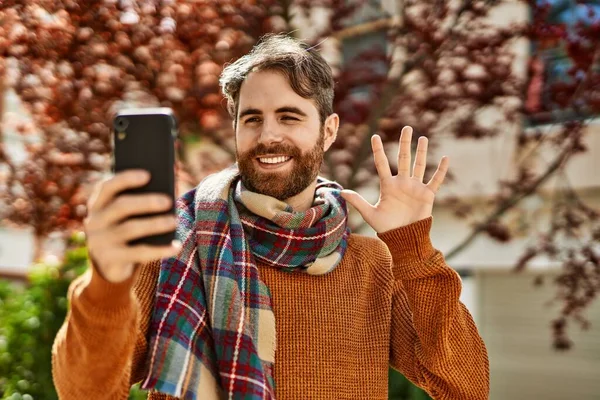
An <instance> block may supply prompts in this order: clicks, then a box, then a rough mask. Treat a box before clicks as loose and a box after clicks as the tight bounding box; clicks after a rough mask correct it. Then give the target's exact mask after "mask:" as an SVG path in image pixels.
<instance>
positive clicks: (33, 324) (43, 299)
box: [0, 236, 146, 400]
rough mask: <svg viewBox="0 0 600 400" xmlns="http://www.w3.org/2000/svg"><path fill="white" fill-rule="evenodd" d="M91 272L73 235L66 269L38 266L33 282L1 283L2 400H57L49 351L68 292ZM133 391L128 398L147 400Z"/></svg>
mask: <svg viewBox="0 0 600 400" xmlns="http://www.w3.org/2000/svg"><path fill="white" fill-rule="evenodd" d="M87 267H88V262H87V250H86V248H85V247H84V244H83V242H82V240H81V238H78V237H77V236H74V237H73V238H72V239H71V241H70V249H69V250H68V251H67V253H66V255H65V259H64V262H63V264H62V265H59V266H54V265H46V264H38V265H35V266H34V267H33V268H32V271H31V273H30V275H29V277H28V278H29V283H28V285H27V286H25V287H23V286H20V285H18V284H15V283H12V282H7V281H0V398H1V399H10V400H33V399H35V400H54V399H57V398H58V396H57V394H56V391H55V389H54V385H53V383H52V373H51V349H52V343H53V342H54V337H55V336H56V333H57V332H58V329H59V328H60V327H61V325H62V323H63V321H64V319H65V316H66V314H67V298H66V296H67V289H68V287H69V284H70V283H71V281H72V280H73V279H74V278H75V277H77V276H78V275H80V274H81V273H83V272H84V271H85V270H86V269H87ZM145 397H146V395H145V392H142V391H140V390H139V389H137V388H134V389H132V391H131V395H130V399H132V400H133V399H135V400H140V399H143V398H145Z"/></svg>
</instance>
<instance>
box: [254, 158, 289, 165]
mask: <svg viewBox="0 0 600 400" xmlns="http://www.w3.org/2000/svg"><path fill="white" fill-rule="evenodd" d="M256 159H257V160H258V162H259V164H261V165H268V166H277V165H281V164H285V163H286V162H288V161H289V160H291V159H292V157H290V156H277V157H257V158H256Z"/></svg>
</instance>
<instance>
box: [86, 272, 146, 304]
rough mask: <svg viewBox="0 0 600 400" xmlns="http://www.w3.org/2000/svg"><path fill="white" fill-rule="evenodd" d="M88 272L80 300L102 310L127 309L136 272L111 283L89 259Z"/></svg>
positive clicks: (130, 302) (130, 301)
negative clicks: (125, 278)
mask: <svg viewBox="0 0 600 400" xmlns="http://www.w3.org/2000/svg"><path fill="white" fill-rule="evenodd" d="M90 272H91V273H90V274H89V276H88V278H87V279H88V281H87V282H86V283H84V285H85V290H83V292H82V293H81V299H82V301H85V302H89V303H90V304H92V305H93V307H94V308H96V309H102V310H104V311H117V310H123V309H128V308H129V307H130V306H131V305H132V293H131V288H132V287H133V284H134V282H135V279H136V276H137V273H134V274H133V275H132V276H131V277H130V278H129V279H127V280H125V281H123V282H119V283H113V282H110V281H107V280H106V279H105V278H104V277H103V276H102V274H101V273H100V272H99V271H98V270H97V269H96V267H95V266H94V263H93V262H92V261H91V260H90ZM136 272H137V271H136Z"/></svg>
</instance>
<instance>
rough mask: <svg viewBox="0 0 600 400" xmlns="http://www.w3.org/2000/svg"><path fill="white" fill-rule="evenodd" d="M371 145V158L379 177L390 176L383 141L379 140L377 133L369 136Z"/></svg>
mask: <svg viewBox="0 0 600 400" xmlns="http://www.w3.org/2000/svg"><path fill="white" fill-rule="evenodd" d="M371 147H372V148H373V158H374V160H375V168H377V174H378V175H379V178H380V179H387V178H390V177H391V176H392V170H391V169H390V162H389V161H388V159H387V156H386V155H385V149H384V148H383V142H382V141H381V137H380V136H379V135H373V136H372V137H371Z"/></svg>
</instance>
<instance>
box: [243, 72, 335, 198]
mask: <svg viewBox="0 0 600 400" xmlns="http://www.w3.org/2000/svg"><path fill="white" fill-rule="evenodd" d="M237 118H238V120H237V129H236V153H237V154H236V155H237V161H238V166H239V169H240V175H241V179H242V183H243V184H244V186H245V187H246V188H248V189H249V190H252V191H254V192H257V193H262V194H265V195H268V196H272V197H275V198H277V199H279V200H286V199H289V198H290V197H293V196H295V195H297V194H299V193H300V192H302V191H303V190H304V189H306V188H307V187H308V186H309V185H310V184H311V183H312V182H314V180H315V179H316V177H317V175H318V173H319V169H320V167H321V163H322V162H323V154H324V151H325V150H326V148H329V146H330V145H331V143H332V142H333V139H334V137H333V138H331V135H329V134H328V132H329V131H330V129H327V126H328V123H327V122H326V124H325V125H324V126H323V127H322V126H321V123H320V120H319V112H318V110H317V108H316V106H315V103H314V102H313V101H312V100H309V99H305V98H303V97H301V96H299V95H298V94H296V92H294V90H293V89H292V88H291V86H290V84H289V83H288V81H287V78H286V77H285V76H284V75H282V74H280V73H278V72H274V71H260V72H252V73H250V74H249V75H248V77H247V78H246V80H245V81H244V83H243V84H242V87H241V89H240V94H239V104H238V116H237ZM336 130H337V126H336ZM333 136H335V135H333Z"/></svg>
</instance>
